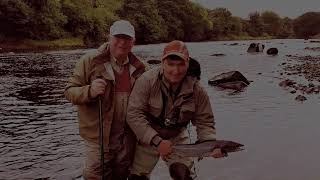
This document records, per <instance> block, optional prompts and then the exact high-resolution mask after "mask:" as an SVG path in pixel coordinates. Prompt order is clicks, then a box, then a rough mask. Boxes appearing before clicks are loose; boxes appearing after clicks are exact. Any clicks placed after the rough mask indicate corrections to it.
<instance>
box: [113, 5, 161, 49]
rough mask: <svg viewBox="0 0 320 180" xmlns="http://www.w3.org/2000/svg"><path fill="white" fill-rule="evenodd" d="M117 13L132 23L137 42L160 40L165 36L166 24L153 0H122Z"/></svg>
mask: <svg viewBox="0 0 320 180" xmlns="http://www.w3.org/2000/svg"><path fill="white" fill-rule="evenodd" d="M118 13H119V16H120V17H121V18H123V19H127V20H129V21H130V22H132V23H133V25H134V27H135V30H136V41H137V43H155V42H161V41H162V40H163V39H165V38H166V36H167V26H166V25H165V23H164V20H163V19H162V17H161V16H160V15H159V12H158V9H157V6H156V3H155V2H154V1H153V0H124V3H123V6H122V9H121V10H120V11H119V12H118Z"/></svg>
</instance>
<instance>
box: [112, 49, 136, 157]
mask: <svg viewBox="0 0 320 180" xmlns="http://www.w3.org/2000/svg"><path fill="white" fill-rule="evenodd" d="M110 55H111V54H110ZM111 66H112V69H113V71H114V74H115V102H114V103H115V104H114V116H113V118H114V119H113V122H112V125H111V131H110V143H109V148H110V149H111V150H113V151H119V150H120V149H121V148H122V144H123V138H124V133H125V132H124V128H125V118H126V113H127V106H128V99H129V94H130V89H131V88H130V86H131V85H129V88H125V87H126V86H125V85H124V84H123V83H130V73H129V58H128V57H127V60H126V61H125V62H123V63H121V64H119V62H117V59H116V58H115V57H114V56H112V55H111ZM125 74H127V75H128V76H129V77H123V79H118V78H121V76H123V75H124V76H125ZM121 84H122V85H121Z"/></svg>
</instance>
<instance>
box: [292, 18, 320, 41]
mask: <svg viewBox="0 0 320 180" xmlns="http://www.w3.org/2000/svg"><path fill="white" fill-rule="evenodd" d="M293 30H294V32H295V34H296V36H297V37H299V38H309V37H311V36H314V35H316V34H318V33H320V12H307V13H305V14H303V15H301V16H299V17H298V18H297V19H295V20H294V21H293Z"/></svg>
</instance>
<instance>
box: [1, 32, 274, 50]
mask: <svg viewBox="0 0 320 180" xmlns="http://www.w3.org/2000/svg"><path fill="white" fill-rule="evenodd" d="M265 39H273V37H272V36H261V37H251V36H244V35H241V36H234V35H230V36H225V37H217V38H215V39H213V40H210V41H232V40H265ZM85 48H91V47H88V46H87V45H85V43H84V42H83V40H82V39H81V38H66V39H58V40H52V41H49V40H30V39H25V40H14V39H9V40H4V41H3V42H2V43H0V53H10V52H13V53H27V52H44V51H51V50H71V49H85Z"/></svg>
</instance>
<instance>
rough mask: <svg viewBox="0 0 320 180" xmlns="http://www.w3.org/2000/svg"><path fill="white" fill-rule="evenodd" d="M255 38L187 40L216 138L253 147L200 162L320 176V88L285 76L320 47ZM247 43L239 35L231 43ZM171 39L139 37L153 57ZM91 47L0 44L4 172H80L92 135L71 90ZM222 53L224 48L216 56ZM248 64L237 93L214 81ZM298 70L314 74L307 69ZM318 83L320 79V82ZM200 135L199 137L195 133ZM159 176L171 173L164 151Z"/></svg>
mask: <svg viewBox="0 0 320 180" xmlns="http://www.w3.org/2000/svg"><path fill="white" fill-rule="evenodd" d="M251 42H254V41H238V42H236V41H235V42H226V41H220V42H202V43H187V45H188V48H189V50H190V54H191V55H192V57H194V58H195V59H197V60H198V61H199V62H200V64H201V67H202V75H201V82H202V84H203V86H204V87H205V88H206V90H207V92H208V94H209V97H210V101H211V103H212V106H213V111H214V114H215V119H216V128H217V138H218V139H225V140H234V141H237V142H240V143H242V144H244V145H245V150H244V151H242V152H238V153H233V154H230V155H229V157H227V158H223V159H212V158H205V159H204V160H201V161H200V162H198V163H196V171H197V174H198V179H201V180H212V179H214V180H229V179H230V180H231V179H232V180H256V179H260V180H284V179H287V180H302V179H304V180H316V179H319V178H320V171H319V170H320V169H319V161H320V155H319V154H318V153H319V152H320V143H319V140H318V137H320V128H319V127H320V118H319V117H320V112H319V107H320V98H319V94H311V95H305V94H304V96H306V97H307V99H308V100H307V101H304V102H303V103H302V102H298V101H295V100H294V98H295V97H296V96H297V95H298V94H301V93H299V92H298V93H296V94H291V93H290V92H289V91H288V90H286V89H283V88H281V87H280V86H279V85H278V84H279V82H280V81H282V80H283V79H284V78H286V77H285V76H280V75H279V73H280V72H283V70H282V67H281V63H283V62H286V59H288V57H286V56H285V55H287V54H293V55H295V54H296V55H299V56H305V55H311V56H317V55H320V53H319V51H318V52H316V51H308V50H305V49H304V48H305V47H314V46H316V45H317V44H315V43H309V42H307V41H304V40H268V41H259V42H263V43H264V44H265V45H266V48H269V47H276V48H278V49H279V55H278V56H268V55H266V54H265V53H260V54H248V53H246V49H247V47H248V46H249V44H250V43H251ZM232 43H238V44H237V45H233V46H232V45H230V44H232ZM163 47H164V44H156V45H143V46H136V47H135V48H134V52H136V53H137V54H138V55H140V56H142V57H144V58H146V59H159V58H160V56H161V53H162V49H163ZM87 51H88V50H74V51H56V52H46V53H27V54H0V83H1V85H0V179H1V180H2V179H3V180H10V179H15V180H20V179H41V178H48V177H49V178H50V179H73V178H76V177H79V176H80V174H81V169H82V163H83V150H84V144H83V142H82V140H81V138H80V137H79V131H78V123H77V119H76V108H75V107H74V106H72V105H71V103H69V102H68V101H66V100H65V98H64V96H63V90H64V86H65V84H66V81H67V78H68V76H69V75H70V73H71V72H72V69H73V67H74V65H75V63H76V61H77V60H78V59H79V57H81V55H83V54H84V53H86V52H87ZM215 53H223V54H225V56H219V57H216V56H211V55H212V54H215ZM230 70H238V71H240V72H241V73H242V74H243V75H244V76H245V77H247V79H249V80H251V81H253V82H252V83H251V84H250V85H249V86H248V87H247V88H246V89H245V90H244V91H242V92H239V93H234V92H232V91H221V90H219V89H217V88H215V87H212V86H209V85H208V83H207V81H208V79H209V78H210V77H212V75H213V74H214V73H215V74H216V73H222V72H226V71H230ZM289 78H291V79H295V80H299V81H301V82H304V83H308V82H307V81H306V80H305V79H304V78H301V77H299V76H296V77H295V76H290V77H289ZM314 83H315V84H316V85H317V84H320V82H314ZM191 136H192V137H193V139H195V137H194V133H193V131H192V133H191ZM152 179H155V180H165V179H169V175H168V170H167V167H166V166H165V165H164V163H163V162H162V161H160V162H159V164H158V165H157V167H156V168H155V170H154V172H153V174H152Z"/></svg>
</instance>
